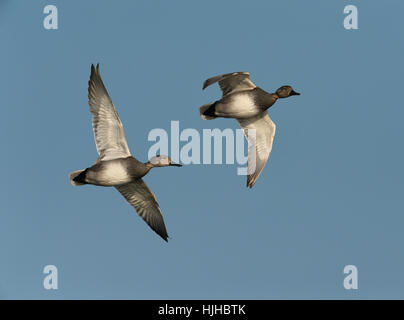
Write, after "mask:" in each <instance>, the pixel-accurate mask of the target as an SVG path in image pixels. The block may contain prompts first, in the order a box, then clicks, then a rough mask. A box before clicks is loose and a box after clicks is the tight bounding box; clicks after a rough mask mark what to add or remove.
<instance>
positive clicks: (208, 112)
mask: <svg viewBox="0 0 404 320" xmlns="http://www.w3.org/2000/svg"><path fill="white" fill-rule="evenodd" d="M215 105H216V102H213V103H208V104H204V105H203V106H202V107H200V108H199V112H200V113H201V118H202V119H203V120H212V119H215V118H217V116H215Z"/></svg>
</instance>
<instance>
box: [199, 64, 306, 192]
mask: <svg viewBox="0 0 404 320" xmlns="http://www.w3.org/2000/svg"><path fill="white" fill-rule="evenodd" d="M216 82H219V86H220V89H221V90H222V93H223V96H222V98H221V99H220V100H218V101H216V102H213V103H209V104H205V105H203V106H202V107H200V108H199V111H200V114H201V117H202V119H204V120H211V119H215V118H218V117H221V118H234V119H236V120H237V121H238V122H239V124H240V126H241V128H242V129H243V130H244V134H245V135H246V137H247V138H248V130H249V129H250V130H251V129H255V152H253V150H249V151H248V164H247V187H249V188H252V187H253V185H254V184H255V182H256V181H257V179H258V177H259V175H260V174H261V171H262V169H264V166H265V163H266V162H267V160H268V157H269V155H270V153H271V149H272V143H273V140H274V136H275V128H276V126H275V123H273V122H272V120H271V118H270V117H269V116H268V112H267V110H268V108H269V107H271V106H272V105H273V104H274V103H275V102H276V100H278V99H279V98H287V97H290V96H294V95H300V93H297V92H295V91H294V90H293V89H292V87H291V86H282V87H280V88H279V89H278V90H276V92H275V93H268V92H266V91H264V90H262V89H261V88H259V87H257V86H256V85H255V84H254V83H253V82H252V81H251V80H250V74H249V73H248V72H233V73H227V74H222V75H219V76H216V77H213V78H210V79H208V80H206V81H205V82H204V84H203V87H202V89H205V88H206V87H208V86H210V85H212V84H214V83H216ZM249 149H250V148H249Z"/></svg>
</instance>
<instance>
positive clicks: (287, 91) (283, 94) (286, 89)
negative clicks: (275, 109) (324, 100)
mask: <svg viewBox="0 0 404 320" xmlns="http://www.w3.org/2000/svg"><path fill="white" fill-rule="evenodd" d="M276 95H277V96H278V98H287V97H290V96H300V93H298V92H296V91H295V90H293V88H292V87H291V86H282V87H280V88H279V89H278V90H276Z"/></svg>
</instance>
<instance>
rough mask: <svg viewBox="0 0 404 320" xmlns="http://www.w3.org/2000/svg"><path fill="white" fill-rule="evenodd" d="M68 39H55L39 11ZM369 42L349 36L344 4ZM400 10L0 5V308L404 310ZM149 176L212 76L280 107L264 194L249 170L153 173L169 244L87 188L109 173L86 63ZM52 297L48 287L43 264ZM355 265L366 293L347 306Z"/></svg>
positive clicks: (393, 5)
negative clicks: (100, 168) (393, 301)
mask: <svg viewBox="0 0 404 320" xmlns="http://www.w3.org/2000/svg"><path fill="white" fill-rule="evenodd" d="M47 4H54V5H56V6H57V8H58V10H59V29H58V30H45V29H44V28H43V19H44V17H45V15H44V14H43V8H44V6H45V5H47ZM348 4H355V5H357V6H358V10H359V29H358V30H350V31H348V30H345V29H344V28H343V19H344V14H343V9H344V7H345V5H348ZM403 9H404V4H403V3H402V2H399V1H392V0H389V1H385V2H383V3H382V2H380V1H354V0H352V1H332V2H331V1H327V2H325V1H314V0H310V1H297V0H296V1H291V0H290V1H258V0H254V1H248V2H246V1H239V0H233V1H228V0H226V1H203V2H202V1H198V2H197V1H192V2H191V1H185V0H181V1H180V0H173V1H163V0H156V1H143V0H142V1H140V0H137V1H114V2H112V1H95V0H94V1H90V0H87V1H77V0H75V1H22V0H13V1H7V0H0V39H1V41H2V50H1V51H0V70H1V73H0V87H1V88H2V90H1V92H2V93H1V96H2V99H1V104H2V108H1V110H2V112H3V115H2V117H0V131H1V134H0V143H1V146H2V147H3V148H2V150H3V151H2V157H1V158H0V165H1V167H2V168H3V170H2V180H3V183H2V184H1V185H0V197H1V201H0V219H1V223H0V255H1V263H0V298H2V299H13V298H14V299H15V298H17V299H20V298H23V299H30V298H36V299H63V298H65V299H86V298H90V299H99V298H112V299H153V298H158V299H198V298H201V299H203V298H211V299H216V298H218V299H219V298H221V299H224V298H229V299H232V298H237V299H244V298H245V299H283V298H289V299H300V298H305V299H312V298H325V299H357V298H362V299H368V298H404V294H403V292H404V291H403V290H404V273H403V270H404V251H403V250H402V247H403V243H404V234H403V231H402V230H403V225H404V214H403V213H404V210H403V196H402V192H403V181H404V174H403V169H402V164H403V160H404V151H403V148H402V145H403V142H402V141H403V138H404V133H403V130H402V128H403V124H402V121H403V120H402V119H403V118H404V111H403V108H402V101H401V96H402V83H403V81H402V79H403V74H404V73H403V71H404V70H403V69H404V65H403V59H402V57H403V56H404V55H403V54H404V43H403V41H402V30H403V20H402V15H401V13H402V12H403ZM97 62H99V63H100V64H101V74H102V77H103V79H104V82H105V84H106V86H107V89H108V90H109V93H110V95H111V97H112V99H113V101H114V104H115V106H116V107H117V110H118V112H119V114H120V117H121V119H122V122H123V125H124V128H125V132H126V136H127V138H128V142H129V146H130V149H131V151H132V153H133V154H134V155H135V156H136V157H137V158H138V159H139V160H141V161H146V160H147V152H148V149H149V148H150V147H151V145H152V144H153V143H152V142H149V141H148V140H147V136H148V133H149V131H150V130H151V129H153V128H163V129H166V130H169V128H170V121H171V120H178V121H179V122H180V129H185V128H195V129H197V130H198V131H199V132H202V129H204V128H221V129H224V128H233V129H237V128H238V124H237V122H236V121H233V120H228V119H216V120H214V121H202V120H201V118H200V116H199V112H198V107H199V106H200V105H202V104H204V103H207V102H210V101H213V100H215V99H217V98H218V97H219V96H220V91H219V89H218V88H217V87H215V88H209V89H207V90H206V91H202V90H201V87H202V83H203V81H204V80H205V79H206V78H208V77H210V76H213V75H216V74H220V73H225V72H232V71H249V72H250V74H251V78H252V80H253V81H254V82H255V83H256V84H257V85H259V86H260V87H262V88H263V89H266V90H268V91H274V90H276V89H277V88H278V87H279V86H281V85H284V84H290V85H292V86H293V87H294V88H295V89H296V91H299V92H301V93H302V95H301V96H299V97H293V98H291V99H285V100H282V101H278V102H277V103H276V105H275V106H273V107H272V108H271V109H270V112H269V113H270V116H271V118H272V120H273V121H274V122H275V123H276V125H277V132H276V137H275V141H274V147H273V150H272V154H271V157H270V160H269V162H268V164H267V166H266V168H265V169H264V171H263V173H262V175H261V176H260V178H259V179H258V182H257V183H256V185H255V186H254V188H253V189H252V190H249V189H247V188H245V178H244V177H241V176H238V175H237V174H236V168H237V165H187V166H184V167H182V168H161V169H155V170H154V171H152V172H151V173H150V174H149V175H148V176H147V177H145V181H146V182H147V184H148V185H149V186H150V188H151V189H152V190H153V192H154V193H155V195H156V197H157V199H158V201H159V203H160V206H161V208H162V211H163V215H164V217H165V221H166V225H167V229H168V232H169V234H170V236H171V237H172V239H171V241H169V242H168V243H165V242H164V241H162V240H161V239H160V238H159V237H158V236H156V235H155V234H154V233H153V232H152V231H151V230H150V229H149V228H148V227H147V226H146V225H145V223H144V222H143V221H142V220H141V218H139V217H138V216H137V214H135V212H134V210H133V209H132V208H131V207H130V206H129V205H128V204H127V203H126V202H125V201H124V199H123V198H122V196H121V195H120V194H119V193H118V192H117V191H116V190H113V189H110V188H100V187H94V186H84V187H80V188H75V187H73V186H71V185H70V183H69V181H68V174H69V172H71V171H73V170H77V169H80V168H85V167H87V166H90V165H91V164H92V163H93V162H94V161H95V160H96V158H97V153H96V148H95V144H94V139H93V134H92V128H91V116H90V113H89V110H88V105H87V81H88V78H89V73H90V65H91V63H97ZM50 264H52V265H55V266H57V268H58V271H59V289H58V290H45V289H44V288H43V286H42V281H43V278H44V274H43V273H42V270H43V268H44V266H46V265H50ZM351 264H352V265H355V266H356V267H357V268H358V271H359V289H358V290H350V291H348V290H345V289H344V287H343V279H344V274H343V269H344V266H345V265H351Z"/></svg>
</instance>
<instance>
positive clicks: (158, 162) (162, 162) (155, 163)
mask: <svg viewBox="0 0 404 320" xmlns="http://www.w3.org/2000/svg"><path fill="white" fill-rule="evenodd" d="M148 164H149V165H150V166H151V167H152V168H156V167H168V166H173V167H182V165H181V164H179V163H175V162H173V161H172V160H171V158H170V157H169V156H164V155H162V156H161V155H157V156H155V157H152V158H151V159H150V160H149V162H148Z"/></svg>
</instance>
